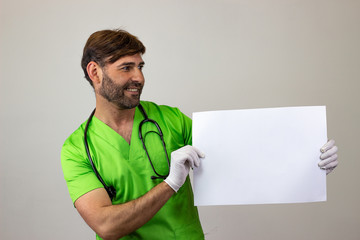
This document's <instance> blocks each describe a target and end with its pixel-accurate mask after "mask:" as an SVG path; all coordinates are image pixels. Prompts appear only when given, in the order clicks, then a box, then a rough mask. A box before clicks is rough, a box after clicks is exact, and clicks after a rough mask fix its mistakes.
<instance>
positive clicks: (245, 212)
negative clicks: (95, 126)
mask: <svg viewBox="0 0 360 240" xmlns="http://www.w3.org/2000/svg"><path fill="white" fill-rule="evenodd" d="M359 13H360V1H358V0H303V1H300V0H272V1H266V0H212V1H206V0H192V1H190V0H183V1H180V0H151V1H146V0H143V1H139V0H132V1H120V0H117V1H106V0H105V1H93V0H86V1H85V0H78V1H69V0H64V1H50V0H32V1H10V0H1V1H0V59H1V60H0V74H1V75H0V81H1V82H0V139H1V140H0V161H1V165H0V201H1V202H0V204H1V209H0V217H1V222H0V239H95V234H94V233H93V232H92V230H91V229H90V228H89V227H88V226H87V225H86V224H85V222H84V221H83V220H82V219H81V217H80V216H79V214H78V213H77V211H76V209H75V208H73V206H72V203H71V200H70V197H69V194H68V191H67V187H66V184H65V181H64V179H63V174H62V169H61V165H60V150H61V147H62V144H63V142H64V141H65V139H66V138H67V137H68V136H69V135H70V134H71V132H73V131H74V130H75V129H76V128H77V127H78V126H79V125H80V124H81V123H82V122H83V121H85V120H86V118H87V117H88V115H89V114H90V112H91V110H92V109H93V107H94V103H95V98H94V93H93V90H92V89H91V87H90V85H89V84H88V83H87V82H86V80H85V79H84V77H83V73H82V69H81V67H80V59H81V55H82V49H83V46H84V44H85V42H86V40H87V38H88V37H89V35H90V34H91V33H93V32H94V31H97V30H101V29H106V28H110V29H113V28H119V27H120V28H124V29H125V30H128V31H129V32H131V33H133V34H134V35H136V36H138V37H139V38H140V40H142V41H143V43H144V44H145V45H146V47H147V52H146V54H145V55H144V60H145V61H146V67H145V69H144V73H145V78H146V84H145V88H144V91H143V96H142V99H143V100H150V101H154V102H156V103H158V104H166V105H170V106H177V107H179V108H180V109H181V110H182V111H183V112H184V113H186V114H187V115H189V116H191V114H192V112H195V111H207V110H224V109H247V108H264V107H285V106H311V105H326V106H327V122H328V136H329V137H330V138H334V139H335V140H336V142H337V145H338V147H339V161H340V164H339V167H338V168H337V169H336V170H335V172H334V173H332V174H331V175H329V176H328V177H327V184H328V187H327V189H328V201H327V202H322V203H306V204H275V205H245V206H217V207H200V208H199V212H200V217H201V222H202V225H203V228H204V231H205V234H206V239H209V240H211V239H212V240H214V239H247V240H262V239H280V240H282V239H292V240H300V239H317V240H321V239H324V240H325V239H326V240H329V239H347V240H348V239H349V240H352V239H353V240H358V239H360V207H359V202H360V188H359V186H358V184H359V181H360V177H359V174H358V172H359V170H360V161H359V157H358V156H359V151H358V149H359V147H358V145H359V140H358V138H359V135H360V132H359V122H360V110H359V102H360V97H359V90H360V84H359V80H360V44H359V43H360V27H359V25H360V14H359ZM239 151H241V146H239ZM294 154H296V153H294ZM294 171H296V169H294ZM229 181H231V179H229Z"/></svg>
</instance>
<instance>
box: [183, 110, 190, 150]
mask: <svg viewBox="0 0 360 240" xmlns="http://www.w3.org/2000/svg"><path fill="white" fill-rule="evenodd" d="M181 115H182V121H183V136H184V140H185V145H192V120H191V118H189V117H188V116H186V115H185V114H183V113H181Z"/></svg>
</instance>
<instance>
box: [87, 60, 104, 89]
mask: <svg viewBox="0 0 360 240" xmlns="http://www.w3.org/2000/svg"><path fill="white" fill-rule="evenodd" d="M86 71H87V73H88V75H89V77H90V79H91V81H92V82H93V86H94V87H95V86H96V85H98V84H100V83H101V79H102V69H101V67H100V66H99V64H97V63H96V62H94V61H91V62H89V63H88V65H87V66H86Z"/></svg>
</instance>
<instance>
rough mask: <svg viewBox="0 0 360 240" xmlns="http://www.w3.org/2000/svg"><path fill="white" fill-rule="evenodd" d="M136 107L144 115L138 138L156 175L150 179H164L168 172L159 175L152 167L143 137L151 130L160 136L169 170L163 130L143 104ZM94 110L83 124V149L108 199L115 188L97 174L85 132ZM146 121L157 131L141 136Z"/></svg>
mask: <svg viewBox="0 0 360 240" xmlns="http://www.w3.org/2000/svg"><path fill="white" fill-rule="evenodd" d="M138 107H139V110H140V112H141V114H142V115H143V116H144V118H145V119H144V120H142V121H141V122H140V124H139V138H140V140H141V142H142V144H143V147H144V150H145V153H146V156H147V157H148V159H149V162H150V165H151V168H152V169H153V171H154V173H155V175H156V176H151V179H159V178H162V179H165V178H166V177H167V176H168V175H169V174H166V175H161V174H159V173H158V172H157V171H156V169H155V167H154V165H153V163H152V161H151V158H150V155H149V153H148V150H147V149H146V145H145V137H146V135H147V134H149V133H151V132H153V133H156V134H157V135H159V137H160V139H161V142H162V145H163V148H164V151H165V155H166V160H167V163H168V167H169V171H170V160H169V156H168V154H167V151H166V145H165V141H164V135H163V132H162V131H161V128H160V126H159V124H158V123H157V122H156V121H155V120H152V119H150V118H148V116H147V114H146V112H145V110H144V108H143V106H142V105H141V104H139V106H138ZM95 110H96V109H94V111H93V112H92V113H91V114H90V117H89V119H88V120H87V123H86V126H85V130H84V144H85V149H86V153H87V156H88V158H89V161H90V164H91V167H92V169H93V171H94V173H95V174H96V177H97V178H98V179H99V181H100V182H101V184H102V185H103V186H104V188H105V190H106V192H107V193H108V194H109V197H110V199H113V198H114V197H115V195H116V190H115V188H114V187H113V186H107V185H106V184H105V182H104V180H103V179H102V177H101V176H100V174H99V172H98V170H97V169H96V167H95V164H94V162H93V160H92V158H91V154H90V150H89V145H88V141H87V132H88V128H89V123H90V121H91V119H92V118H93V116H94V114H95ZM147 122H150V123H153V124H154V125H155V126H156V128H157V130H158V132H156V131H149V132H147V133H146V134H145V136H143V134H142V131H141V130H142V126H143V125H144V124H145V123H147Z"/></svg>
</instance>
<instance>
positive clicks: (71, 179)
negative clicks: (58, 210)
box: [61, 140, 103, 203]
mask: <svg viewBox="0 0 360 240" xmlns="http://www.w3.org/2000/svg"><path fill="white" fill-rule="evenodd" d="M61 166H62V169H63V173H64V178H65V181H66V184H67V187H68V190H69V193H70V198H71V200H72V202H73V203H75V201H76V200H77V199H78V198H79V197H81V196H82V195H84V194H85V193H88V192H90V191H92V190H94V189H97V188H102V187H103V185H102V184H101V182H100V181H99V179H98V178H97V177H96V175H95V173H94V171H93V169H92V168H91V165H90V162H89V161H88V159H87V158H86V157H84V155H83V154H81V149H79V148H78V147H76V146H75V145H73V144H72V143H71V142H70V141H69V140H67V141H66V142H65V143H64V145H63V147H62V150H61Z"/></svg>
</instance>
